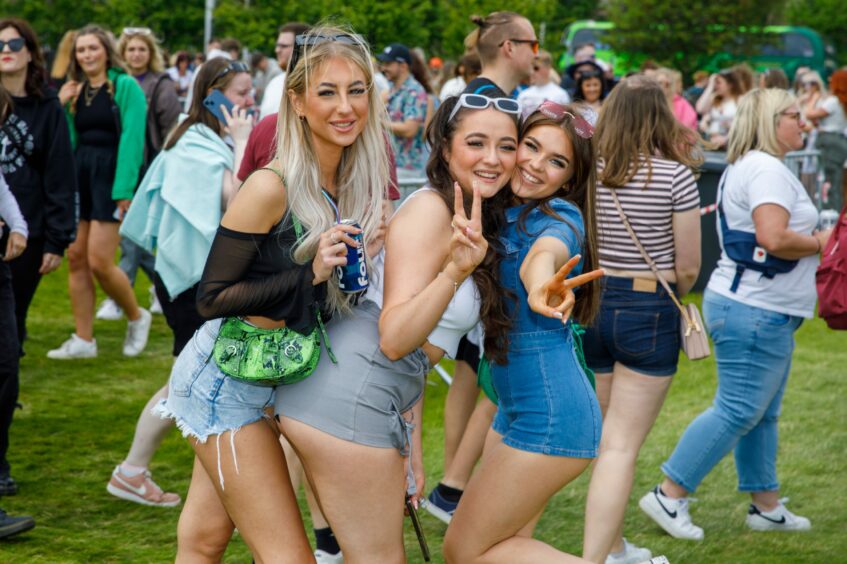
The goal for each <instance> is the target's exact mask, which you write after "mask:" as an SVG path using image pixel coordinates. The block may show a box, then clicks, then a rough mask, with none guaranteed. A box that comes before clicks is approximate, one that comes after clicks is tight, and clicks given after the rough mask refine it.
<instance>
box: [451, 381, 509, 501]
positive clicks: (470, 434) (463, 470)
mask: <svg viewBox="0 0 847 564" xmlns="http://www.w3.org/2000/svg"><path fill="white" fill-rule="evenodd" d="M495 413H497V406H496V405H494V404H493V403H492V402H491V400H490V399H488V398H487V397H483V398H482V399H480V400H479V403H477V405H476V409H474V412H473V414H472V415H471V419H470V421H469V422H468V425H467V427H465V434H464V435H463V436H462V442H461V443H459V449H458V450H457V451H456V456H455V457H454V458H453V463H452V464H450V465H449V466H445V467H444V478H443V479H442V480H441V483H442V484H444V485H445V486H450V487H451V488H456V489H458V490H464V489H465V486H466V485H467V484H468V480H470V479H471V474H472V473H473V469H474V466H476V463H477V462H478V461H479V458H480V457H481V456H482V449H483V445H484V444H485V437H486V436H487V435H488V430H489V429H490V428H491V421H493V420H494V414H495Z"/></svg>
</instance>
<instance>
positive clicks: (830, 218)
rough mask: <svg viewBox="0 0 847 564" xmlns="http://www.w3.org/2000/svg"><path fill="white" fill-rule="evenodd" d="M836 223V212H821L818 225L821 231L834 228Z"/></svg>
mask: <svg viewBox="0 0 847 564" xmlns="http://www.w3.org/2000/svg"><path fill="white" fill-rule="evenodd" d="M836 223H838V212H837V211H835V210H821V215H820V225H821V227H820V228H821V231H823V230H825V229H829V228H831V227H835V224H836Z"/></svg>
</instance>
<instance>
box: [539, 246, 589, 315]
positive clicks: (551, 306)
mask: <svg viewBox="0 0 847 564" xmlns="http://www.w3.org/2000/svg"><path fill="white" fill-rule="evenodd" d="M581 258H582V257H581V256H580V255H576V256H573V257H571V259H570V260H568V262H566V263H565V264H564V265H563V266H562V268H560V269H559V272H557V273H556V274H554V275H553V277H552V278H550V279H549V280H547V281H546V282H544V283H543V284H540V285H539V286H537V287H535V288H533V289H532V290H530V291H529V293H528V295H527V300H526V301H527V303H528V304H529V308H530V309H531V310H532V311H534V312H535V313H538V314H540V315H543V316H545V317H555V318H557V319H561V320H562V323H567V321H568V319H569V318H570V316H571V312H572V311H573V306H574V304H575V303H576V297H575V296H574V293H573V289H574V288H576V287H577V286H580V285H582V284H585V283H586V282H591V281H592V280H596V279H598V278H600V277H601V276H603V274H604V271H603V269H597V270H592V271H591V272H586V273H585V274H580V275H579V276H574V277H573V278H571V279H568V274H570V272H571V270H573V268H574V267H575V266H576V265H577V264H579V261H580V259H581Z"/></svg>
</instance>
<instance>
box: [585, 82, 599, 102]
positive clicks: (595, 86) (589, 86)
mask: <svg viewBox="0 0 847 564" xmlns="http://www.w3.org/2000/svg"><path fill="white" fill-rule="evenodd" d="M602 93H603V83H602V82H600V79H599V78H586V79H585V80H584V81H583V82H582V97H583V99H584V100H585V101H586V102H588V103H589V104H593V103H594V102H596V101H597V100H599V99H600V95H601V94H602Z"/></svg>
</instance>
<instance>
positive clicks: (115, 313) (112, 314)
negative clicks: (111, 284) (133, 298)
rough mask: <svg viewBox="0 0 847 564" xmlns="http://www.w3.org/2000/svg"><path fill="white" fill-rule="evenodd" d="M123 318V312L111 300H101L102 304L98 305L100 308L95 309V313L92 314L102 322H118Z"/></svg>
mask: <svg viewBox="0 0 847 564" xmlns="http://www.w3.org/2000/svg"><path fill="white" fill-rule="evenodd" d="M123 316H124V311H123V310H122V309H121V308H120V306H118V304H117V302H115V300H113V299H112V298H106V299H105V300H103V303H102V304H100V307H99V308H98V309H97V313H96V314H94V317H96V318H97V319H102V320H104V321H118V320H119V319H122V318H123Z"/></svg>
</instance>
